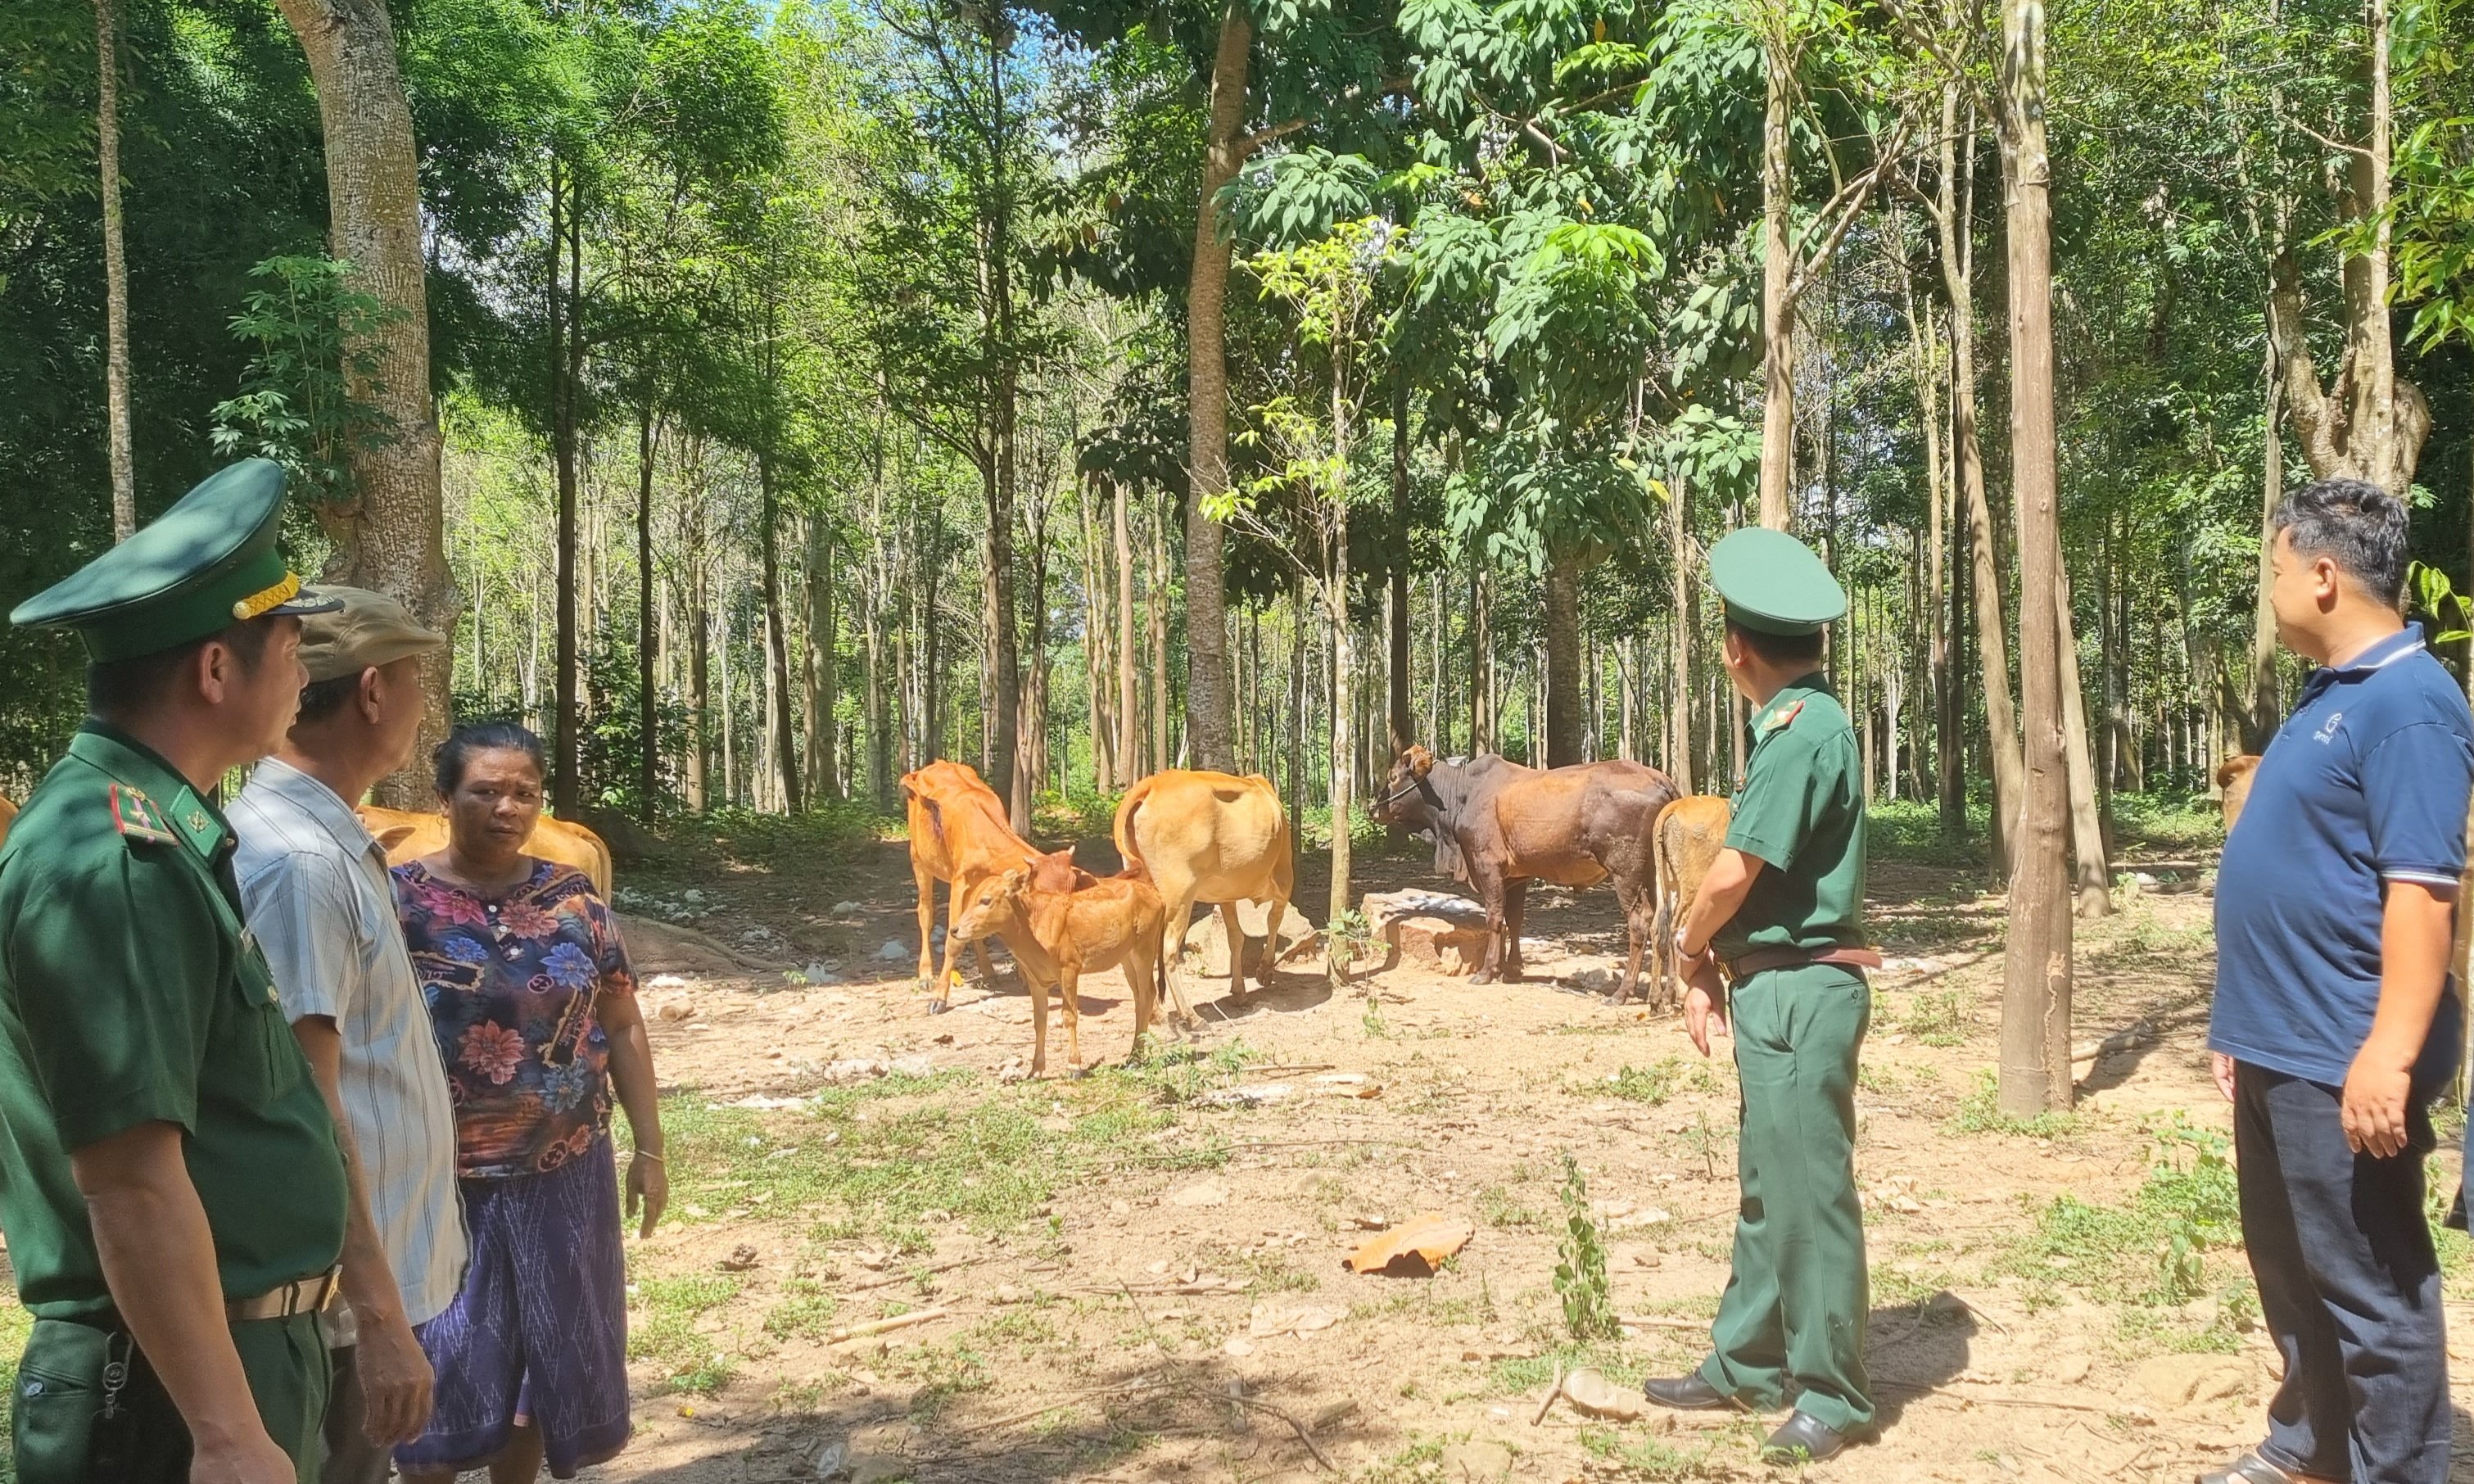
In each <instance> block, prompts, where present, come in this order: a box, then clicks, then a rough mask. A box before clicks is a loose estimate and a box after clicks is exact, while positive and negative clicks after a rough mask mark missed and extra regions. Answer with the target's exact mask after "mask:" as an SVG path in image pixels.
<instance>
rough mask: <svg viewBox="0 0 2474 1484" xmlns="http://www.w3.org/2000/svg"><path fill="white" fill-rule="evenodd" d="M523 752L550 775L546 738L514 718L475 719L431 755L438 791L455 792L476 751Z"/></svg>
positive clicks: (539, 768) (455, 732) (539, 770)
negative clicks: (544, 749)
mask: <svg viewBox="0 0 2474 1484" xmlns="http://www.w3.org/2000/svg"><path fill="white" fill-rule="evenodd" d="M501 750H504V751H507V752H521V753H522V754H523V755H524V756H526V757H528V758H530V759H532V760H533V768H534V770H535V771H537V772H539V773H541V774H542V775H543V776H544V777H547V776H548V775H549V763H548V760H547V759H546V757H545V756H544V754H543V752H542V740H541V739H540V738H538V737H536V736H534V735H533V732H532V729H531V728H530V727H527V726H523V725H521V724H519V723H517V722H514V721H473V722H468V723H466V724H465V725H463V726H459V727H457V728H456V729H455V730H454V731H452V732H449V734H447V740H446V741H445V742H440V743H439V744H438V750H437V751H436V752H433V753H431V754H430V755H429V762H430V766H431V767H432V768H434V769H435V770H436V771H435V775H434V776H435V777H436V780H437V783H438V791H439V792H440V793H442V794H447V793H452V792H454V791H455V790H456V787H457V786H458V785H460V784H462V783H463V782H464V769H465V767H466V766H467V765H469V764H470V763H471V762H472V761H473V754H474V753H476V752H497V751H501Z"/></svg>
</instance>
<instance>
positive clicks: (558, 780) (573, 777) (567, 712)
mask: <svg viewBox="0 0 2474 1484" xmlns="http://www.w3.org/2000/svg"><path fill="white" fill-rule="evenodd" d="M574 180H575V178H574V172H573V171H572V170H571V169H570V168H568V166H567V163H566V161H565V159H564V158H562V157H561V156H559V155H558V154H557V153H556V152H555V151H553V152H552V154H551V156H550V162H549V240H550V272H549V299H548V304H547V305H546V308H547V311H548V328H549V373H550V374H549V417H550V425H549V442H550V456H551V458H552V460H553V461H554V462H555V463H556V465H557V468H558V661H557V666H558V676H557V681H558V701H557V707H558V710H557V721H556V726H557V731H558V735H557V737H556V738H555V739H554V740H553V742H552V744H551V746H552V750H551V754H550V804H551V807H552V808H553V809H554V810H555V811H556V812H557V813H559V814H561V815H573V814H574V812H575V808H576V805H577V804H579V803H581V802H582V800H583V797H584V780H583V769H584V748H583V740H582V732H583V729H584V713H583V708H582V706H581V705H580V704H579V702H578V697H577V694H576V686H577V679H578V677H577V669H578V665H577V657H576V654H577V648H578V645H577V633H576V615H575V603H576V589H577V588H578V586H579V585H580V581H581V579H580V577H579V576H578V573H577V571H576V568H577V560H578V558H579V556H580V555H581V554H582V553H581V543H580V541H579V540H578V537H577V531H576V520H577V509H576V506H577V500H578V499H579V495H580V491H579V488H578V477H577V471H576V440H577V434H578V430H577V426H576V423H577V413H576V406H575V403H576V381H577V379H578V372H579V371H580V367H579V365H578V362H579V360H580V359H581V355H582V341H583V335H582V333H581V332H580V329H579V328H578V327H577V325H576V319H577V317H578V315H579V314H580V313H581V305H580V304H578V295H579V292H580V290H581V289H582V287H583V274H584V263H583V251H582V237H583V233H582V231H581V230H580V229H579V227H578V225H577V222H576V218H577V216H578V215H580V214H581V207H582V199H581V197H582V193H581V190H580V188H577V187H575V184H574ZM723 689H724V692H725V693H727V691H728V686H727V684H726V683H725V685H724V688H723ZM726 751H727V749H725V752H726ZM724 772H725V774H727V772H728V760H727V758H726V757H725V760H724ZM724 788H725V791H727V784H726V783H725V785H724Z"/></svg>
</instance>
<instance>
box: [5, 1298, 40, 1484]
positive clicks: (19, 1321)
mask: <svg viewBox="0 0 2474 1484" xmlns="http://www.w3.org/2000/svg"><path fill="white" fill-rule="evenodd" d="M34 1329H35V1316H34V1315H32V1314H29V1313H27V1312H26V1310H25V1307H24V1305H22V1304H20V1303H18V1302H16V1300H15V1299H14V1298H13V1297H12V1298H0V1436H11V1435H12V1434H10V1432H9V1430H8V1429H9V1428H10V1427H11V1425H12V1413H13V1412H14V1410H15V1407H16V1400H17V1357H18V1355H19V1354H21V1353H22V1352H23V1351H24V1350H25V1349H26V1336H28V1335H29V1334H32V1333H33V1332H34ZM16 1477H17V1455H16V1453H15V1451H14V1450H13V1449H9V1448H0V1480H8V1481H12V1484H13V1481H14V1480H15V1479H16Z"/></svg>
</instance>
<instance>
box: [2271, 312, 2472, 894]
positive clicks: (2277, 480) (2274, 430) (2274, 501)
mask: <svg viewBox="0 0 2474 1484" xmlns="http://www.w3.org/2000/svg"><path fill="white" fill-rule="evenodd" d="M2268 312H2269V313H2270V314H2271V315H2273V314H2274V313H2275V310H2274V308H2273V307H2272V306H2271V307H2270V309H2269V311H2268ZM2260 361H2261V365H2260V375H2261V377H2262V379H2263V380H2264V381H2265V382H2266V383H2267V387H2266V392H2265V394H2264V397H2263V401H2262V407H2263V409H2264V416H2263V417H2262V418H2261V422H2262V424H2263V427H2262V430H2261V433H2260V456H2259V468H2260V487H2259V497H2260V498H2259V575H2258V584H2257V587H2258V593H2257V597H2256V599H2255V601H2254V602H2253V604H2252V608H2251V622H2250V711H2249V714H2248V715H2247V716H2245V717H2244V718H2243V750H2244V752H2263V751H2266V750H2267V748H2268V739H2269V738H2271V737H2273V736H2275V735H2276V728H2277V723H2278V722H2279V721H2280V720H2282V719H2283V714H2284V711H2285V702H2284V699H2283V697H2282V696H2280V695H2279V694H2278V688H2277V683H2276V609H2275V608H2274V606H2272V605H2271V604H2270V603H2269V601H2268V591H2269V588H2270V587H2271V586H2272V585H2273V582H2274V573H2273V572H2271V570H2270V566H2269V562H2268V556H2269V553H2270V550H2271V547H2272V543H2273V542H2274V540H2275V536H2276V530H2275V527H2276V507H2277V506H2279V505H2281V504H2283V503H2285V440H2284V438H2283V436H2282V435H2281V434H2280V433H2279V431H2278V424H2279V422H2280V421H2281V420H2282V415H2283V410H2284V409H2283V408H2282V406H2281V405H2280V398H2279V387H2278V380H2279V377H2278V371H2279V367H2278V363H2277V358H2276V340H2275V337H2274V336H2272V335H2271V336H2270V337H2268V350H2267V352H2266V353H2265V354H2263V355H2262V356H2261V357H2260ZM2468 528H2469V529H2474V523H2468ZM2465 915H2467V916H2468V917H2469V918H2474V913H2467V914H2465Z"/></svg>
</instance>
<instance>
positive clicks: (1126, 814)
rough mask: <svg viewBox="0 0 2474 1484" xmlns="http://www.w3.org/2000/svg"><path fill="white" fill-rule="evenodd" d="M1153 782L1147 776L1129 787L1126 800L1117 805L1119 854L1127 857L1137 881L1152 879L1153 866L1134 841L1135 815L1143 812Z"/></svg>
mask: <svg viewBox="0 0 2474 1484" xmlns="http://www.w3.org/2000/svg"><path fill="white" fill-rule="evenodd" d="M1151 791H1152V779H1149V778H1145V779H1143V780H1142V781H1140V782H1139V783H1136V784H1135V785H1134V786H1133V787H1132V788H1130V789H1128V790H1127V791H1126V798H1125V802H1123V803H1121V804H1119V805H1118V806H1117V817H1116V820H1115V833H1116V838H1117V854H1119V855H1121V856H1123V857H1125V861H1126V870H1127V871H1128V873H1129V874H1130V875H1132V877H1133V878H1134V879H1135V880H1136V881H1150V880H1151V879H1152V868H1151V867H1150V866H1149V865H1147V864H1144V863H1143V852H1142V848H1141V847H1140V846H1138V845H1136V844H1135V843H1134V815H1136V814H1138V813H1140V812H1141V810H1142V807H1143V800H1144V799H1146V798H1149V797H1150V796H1151Z"/></svg>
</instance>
